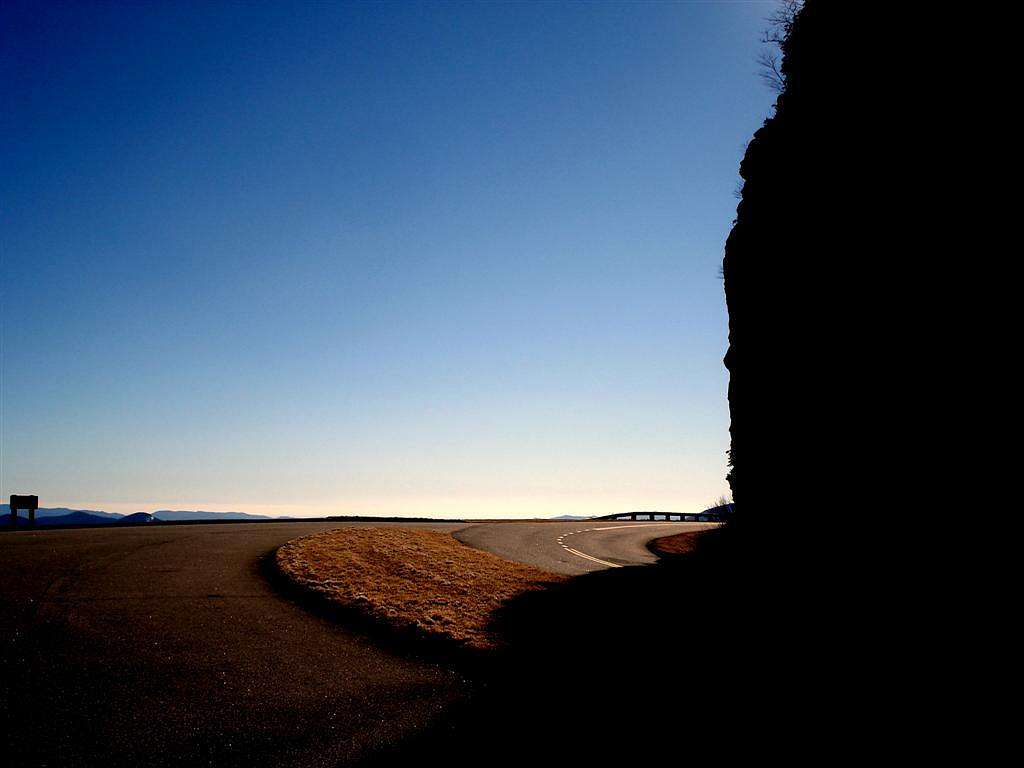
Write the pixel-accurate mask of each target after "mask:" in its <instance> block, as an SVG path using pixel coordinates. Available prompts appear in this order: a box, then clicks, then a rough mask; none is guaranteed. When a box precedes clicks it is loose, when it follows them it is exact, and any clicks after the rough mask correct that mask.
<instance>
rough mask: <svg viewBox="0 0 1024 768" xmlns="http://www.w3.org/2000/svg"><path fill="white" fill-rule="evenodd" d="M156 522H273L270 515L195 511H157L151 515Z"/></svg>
mask: <svg viewBox="0 0 1024 768" xmlns="http://www.w3.org/2000/svg"><path fill="white" fill-rule="evenodd" d="M153 517H155V518H156V519H157V520H167V521H168V522H170V521H172V520H273V519H274V518H273V517H271V516H270V515H254V514H251V513H249V512H206V511H204V510H201V509H197V510H174V509H158V510H157V511H156V512H154V513H153Z"/></svg>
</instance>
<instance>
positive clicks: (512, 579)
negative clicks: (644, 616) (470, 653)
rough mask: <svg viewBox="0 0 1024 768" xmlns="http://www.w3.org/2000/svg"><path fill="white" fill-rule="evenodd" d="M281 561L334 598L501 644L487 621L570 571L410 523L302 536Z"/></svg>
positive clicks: (404, 625) (423, 627) (444, 632)
mask: <svg viewBox="0 0 1024 768" xmlns="http://www.w3.org/2000/svg"><path fill="white" fill-rule="evenodd" d="M277 565H278V568H279V569H280V570H281V572H282V573H283V574H284V575H285V576H287V577H288V578H289V579H290V580H291V581H292V582H294V583H295V584H296V585H298V586H299V587H302V588H304V589H307V590H310V591H312V592H314V593H316V594H317V595H319V596H320V597H322V598H325V599H327V600H328V601H330V602H331V603H334V604H336V605H339V606H341V607H343V608H346V609H354V610H356V611H358V612H359V613H360V614H362V615H364V616H366V617H368V618H372V619H374V620H376V621H379V622H382V623H384V624H385V625H387V626H390V627H392V628H394V629H399V630H412V631H416V632H422V633H426V634H427V635H430V636H433V637H435V638H443V639H447V640H451V641H454V642H456V643H458V644H460V645H464V646H467V647H469V648H474V649H485V648H492V647H494V646H496V645H497V644H498V639H497V638H496V637H494V636H493V634H492V633H491V632H490V631H489V629H488V625H489V623H490V620H491V616H492V614H493V613H494V611H495V610H496V609H497V608H499V607H500V606H501V605H502V604H503V603H504V602H505V601H506V600H508V599H510V598H512V597H515V596H516V595H520V594H522V593H524V592H529V591H532V590H537V589H542V588H543V587H544V586H545V585H547V584H551V583H553V582H556V581H561V580H563V578H564V577H561V576H558V575H556V574H553V573H549V572H548V571H543V570H541V569H539V568H534V567H532V566H529V565H522V564H521V563H514V562H511V561H509V560H505V559H503V558H500V557H498V556H497V555H492V554H490V553H489V552H483V551H481V550H478V549H473V548H472V547H469V546H467V545H465V544H462V543H461V542H459V541H456V540H455V539H454V538H452V536H450V535H449V534H447V533H439V532H436V531H424V530H415V529H408V528H342V529H340V530H337V531H328V532H326V533H320V534H316V535H313V536H307V537H305V538H301V539H296V540H294V541H290V542H288V543H287V544H285V545H284V546H283V547H281V548H280V549H279V550H278V551H277Z"/></svg>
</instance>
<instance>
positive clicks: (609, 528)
mask: <svg viewBox="0 0 1024 768" xmlns="http://www.w3.org/2000/svg"><path fill="white" fill-rule="evenodd" d="M680 522H682V521H678V522H674V523H673V522H668V523H655V524H654V525H651V524H648V525H645V526H644V527H645V528H663V527H664V526H666V525H679V523H680ZM635 527H636V526H635V525H607V526H605V527H603V528H584V529H582V530H579V531H575V532H573V531H570V532H569V533H563V534H562V535H561V536H559V537H558V543H559V544H560V545H561V547H562V549H564V550H565V551H566V552H572V553H573V554H574V555H576V556H578V557H582V558H584V559H585V560H590V561H592V562H595V563H600V564H601V565H607V566H608V567H609V568H621V567H622V563H610V562H608V561H607V560H602V559H601V558H599V557H594V556H593V555H588V554H587V553H586V552H580V551H579V550H578V549H573V548H572V547H570V546H569V545H567V544H566V543H565V542H564V541H562V539H564V538H565V537H566V536H575V535H576V534H577V533H589V532H590V531H614V530H616V529H617V528H635Z"/></svg>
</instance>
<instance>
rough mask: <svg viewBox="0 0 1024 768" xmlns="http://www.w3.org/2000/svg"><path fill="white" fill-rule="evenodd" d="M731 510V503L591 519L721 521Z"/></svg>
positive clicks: (621, 513)
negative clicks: (707, 507) (697, 509)
mask: <svg viewBox="0 0 1024 768" xmlns="http://www.w3.org/2000/svg"><path fill="white" fill-rule="evenodd" d="M731 512H732V505H731V504H726V505H724V506H721V507H713V508H711V509H705V510H704V511H703V512H618V513H616V514H614V515H602V516H601V517H595V518H592V519H593V520H635V521H642V520H651V521H654V520H657V521H658V522H664V523H676V522H679V523H722V522H725V520H726V519H727V518H728V517H729V514H730V513H731Z"/></svg>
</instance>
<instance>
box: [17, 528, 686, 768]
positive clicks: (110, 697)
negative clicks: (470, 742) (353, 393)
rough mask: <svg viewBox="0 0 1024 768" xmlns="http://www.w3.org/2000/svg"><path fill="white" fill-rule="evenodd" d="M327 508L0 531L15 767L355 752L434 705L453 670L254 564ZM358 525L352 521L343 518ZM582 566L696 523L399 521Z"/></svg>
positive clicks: (399, 734)
mask: <svg viewBox="0 0 1024 768" xmlns="http://www.w3.org/2000/svg"><path fill="white" fill-rule="evenodd" d="M343 525H344V524H341V523H338V522H279V523H243V524H238V523H235V524H206V525H155V526H142V527H135V528H114V527H99V528H86V529H65V530H38V531H18V532H7V533H3V534H0V585H2V587H0V692H2V694H3V701H4V703H5V705H6V706H5V712H4V715H3V717H2V718H0V720H2V722H3V725H2V726H0V735H2V737H0V746H2V748H3V753H4V758H5V764H8V765H11V766H20V765H25V766H27V765H33V766H42V765H47V766H62V765H74V766H92V765H103V766H120V765H147V766H159V765H175V766H179V765H210V766H228V765H268V766H335V765H346V764H353V763H356V762H358V761H360V760H361V759H363V758H365V757H366V756H368V755H372V754H374V753H376V752H377V751H378V750H379V749H380V748H381V747H385V746H389V745H394V744H396V743H398V742H401V741H402V740H403V739H405V738H406V737H407V736H409V735H411V734H413V733H415V732H417V731H419V730H422V729H424V728H429V727H430V726H432V725H434V724H436V723H437V722H438V721H440V720H443V718H444V717H445V716H446V713H447V712H448V711H449V710H450V709H451V707H453V706H455V705H457V703H458V702H460V701H463V700H464V699H465V698H466V697H467V696H468V695H469V693H470V688H471V684H470V683H469V682H468V681H467V680H465V679H463V677H462V676H461V675H460V674H459V673H458V672H457V671H455V670H453V669H450V668H447V667H446V666H444V665H441V664H439V663H436V662H435V661H431V660H430V659H429V658H426V657H420V658H418V657H416V656H414V655H410V654H409V653H404V652H403V653H397V652H395V651H393V650H389V649H387V648H383V647H380V646H379V645H377V644H375V643H374V642H373V641H372V640H371V639H369V638H368V637H366V636H365V635H364V634H362V633H360V632H357V631H353V630H350V629H346V627H345V626H343V625H340V624H338V623H337V622H332V621H330V620H327V619H324V618H321V617H319V616H318V615H316V614H314V613H311V612H309V611H307V610H306V609H304V608H303V607H301V606H299V605H297V604H296V603H295V602H293V601H292V600H291V599H289V598H288V597H286V596H284V595H282V594H281V593H280V592H279V590H278V589H276V588H275V587H274V585H273V584H272V583H271V582H270V581H269V580H268V579H267V572H266V570H265V567H264V565H265V562H266V558H267V557H268V556H269V555H270V554H271V553H272V552H273V551H274V550H275V549H276V548H277V547H278V546H280V545H281V544H284V543H285V542H287V541H289V540H291V539H294V538H296V537H299V536H305V535H309V534H312V533H317V532H320V531H326V530H331V529H335V528H339V527H343ZM354 525H366V523H354ZM403 525H410V526H414V527H425V528H429V529H433V530H439V531H450V532H454V533H455V535H456V536H457V537H458V538H459V539H460V540H462V541H463V542H465V543H467V544H470V545H472V546H477V547H480V548H482V549H486V550H490V551H492V552H495V553H497V554H499V555H501V556H503V557H506V558H509V559H512V560H519V561H522V562H527V563H531V564H534V565H538V566H540V567H542V568H547V569H549V570H552V571H555V572H558V573H564V574H582V573H587V572H590V571H597V570H604V569H608V568H611V567H614V566H618V565H628V564H640V563H646V562H651V561H653V560H654V559H655V558H654V556H653V555H652V554H651V553H650V552H649V551H648V550H647V549H646V546H645V545H646V543H647V542H648V541H650V539H652V538H654V537H656V536H663V535H668V534H670V533H672V532H675V531H682V530H692V529H694V528H700V527H706V526H703V525H701V524H694V523H614V522H601V523H594V522H591V523H587V524H581V523H554V522H547V523H488V524H480V525H469V526H467V525H466V524H440V523H439V524H403Z"/></svg>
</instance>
